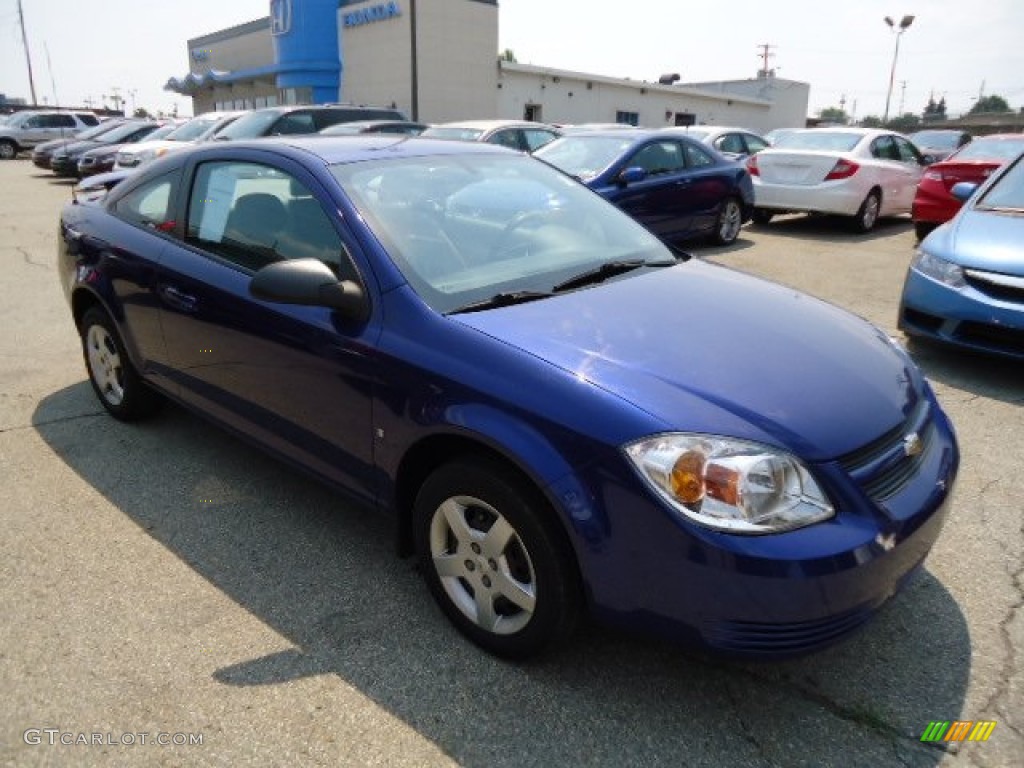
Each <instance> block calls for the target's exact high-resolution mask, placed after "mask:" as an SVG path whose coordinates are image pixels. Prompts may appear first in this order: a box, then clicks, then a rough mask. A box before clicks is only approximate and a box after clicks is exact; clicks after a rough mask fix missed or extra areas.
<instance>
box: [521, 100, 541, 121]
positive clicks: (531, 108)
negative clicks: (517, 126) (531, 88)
mask: <svg viewBox="0 0 1024 768" xmlns="http://www.w3.org/2000/svg"><path fill="white" fill-rule="evenodd" d="M540 116H541V105H540V104H527V105H526V106H525V107H523V120H529V121H530V122H533V123H539V122H541V117H540Z"/></svg>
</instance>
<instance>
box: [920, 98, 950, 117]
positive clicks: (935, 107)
mask: <svg viewBox="0 0 1024 768" xmlns="http://www.w3.org/2000/svg"><path fill="white" fill-rule="evenodd" d="M924 119H925V120H927V121H935V120H945V119H946V99H945V98H942V99H939V101H935V99H934V97H931V96H929V97H928V103H927V104H926V105H925V108H924Z"/></svg>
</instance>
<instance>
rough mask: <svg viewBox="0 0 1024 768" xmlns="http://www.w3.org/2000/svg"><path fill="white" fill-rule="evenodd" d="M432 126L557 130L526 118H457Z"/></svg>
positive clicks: (486, 129)
mask: <svg viewBox="0 0 1024 768" xmlns="http://www.w3.org/2000/svg"><path fill="white" fill-rule="evenodd" d="M431 127H432V128H476V129H478V130H481V131H491V130H494V129H495V128H548V129H551V130H556V131H557V130H558V129H557V128H555V127H554V126H553V125H548V124H547V123H531V122H529V121H527V120H457V121H455V122H451V123H434V124H433V125H432V126H431Z"/></svg>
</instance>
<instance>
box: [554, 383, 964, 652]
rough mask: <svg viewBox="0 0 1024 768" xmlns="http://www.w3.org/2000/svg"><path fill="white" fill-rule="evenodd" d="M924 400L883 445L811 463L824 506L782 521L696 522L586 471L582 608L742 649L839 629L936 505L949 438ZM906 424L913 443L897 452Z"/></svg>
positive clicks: (904, 561)
mask: <svg viewBox="0 0 1024 768" xmlns="http://www.w3.org/2000/svg"><path fill="white" fill-rule="evenodd" d="M927 402H928V407H927V408H924V409H921V410H922V413H923V414H924V415H918V416H914V417H911V418H908V422H907V424H905V425H901V427H900V428H898V429H897V430H895V431H894V433H893V434H892V435H888V436H886V440H887V441H888V442H886V443H885V444H884V445H883V442H880V441H875V442H873V443H872V444H871V445H869V446H867V447H865V449H862V450H861V451H858V452H856V453H857V455H856V456H850V457H844V458H842V459H840V460H836V461H834V462H828V463H822V464H819V465H815V466H814V467H813V468H812V471H813V472H814V473H815V475H816V477H817V478H818V479H819V481H820V482H821V484H822V486H823V487H825V488H826V489H827V493H828V494H829V496H830V498H831V499H832V500H833V503H834V504H835V506H836V509H837V514H836V516H835V517H834V518H833V519H831V520H828V521H825V522H822V523H818V524H815V525H811V526H807V527H805V528H801V529H799V530H795V531H790V532H787V533H780V534H772V535H765V536H737V535H730V534H725V533H721V532H717V531H712V530H709V529H705V528H701V527H699V526H696V525H695V524H693V523H690V522H688V521H683V520H681V519H680V518H679V517H678V516H676V515H675V513H673V512H671V511H669V510H668V509H666V508H664V507H662V506H661V505H660V504H659V503H658V502H657V501H656V500H654V499H653V498H650V493H649V492H648V491H647V490H646V489H644V488H643V487H642V485H641V484H640V481H639V480H638V479H637V478H635V477H633V478H632V479H630V478H628V477H626V476H625V475H623V476H622V477H621V478H619V480H618V481H615V482H609V480H608V479H604V480H603V481H601V480H598V478H593V481H596V482H598V483H599V484H600V485H602V488H601V491H600V493H599V496H598V498H599V499H600V501H599V502H598V503H599V504H600V507H601V509H599V510H594V511H592V512H591V513H590V514H582V515H581V513H580V511H579V510H576V511H570V518H572V519H574V520H581V519H587V520H588V521H593V520H595V519H598V520H603V521H604V524H603V525H601V526H594V525H593V523H592V522H588V524H587V526H586V529H585V530H586V531H587V532H589V535H588V534H587V533H583V537H582V538H583V539H584V540H585V541H586V544H583V543H582V542H580V543H579V544H580V545H579V546H578V548H577V551H578V552H580V561H581V569H582V572H583V576H584V581H585V583H586V585H587V588H588V592H589V596H590V600H591V604H592V609H593V612H594V614H595V616H597V617H598V618H600V619H602V620H604V621H606V622H609V623H613V624H616V625H620V626H624V627H628V628H631V629H640V630H642V631H647V632H654V633H656V634H660V635H663V636H669V637H671V638H674V639H677V640H681V641H684V642H689V643H694V644H697V645H700V646H703V647H705V648H709V649H711V650H714V651H718V652H723V653H726V654H729V655H734V656H742V657H761V658H783V657H788V656H794V655H800V654H804V653H808V652H811V651H814V650H817V649H819V648H822V647H825V646H827V645H829V644H831V643H833V642H836V641H837V640H840V639H841V638H843V637H845V636H846V635H848V634H849V633H850V632H852V631H853V630H854V629H856V628H857V627H859V626H860V625H861V624H863V623H864V622H865V621H867V620H868V619H869V618H870V617H871V616H872V615H874V613H875V612H876V611H877V610H878V608H879V607H880V606H881V605H883V604H884V603H885V602H886V601H887V600H888V599H889V598H891V597H892V596H893V595H894V594H896V593H897V592H898V591H899V589H900V588H901V586H902V585H903V584H904V583H905V582H906V581H907V579H908V577H909V576H910V575H911V574H912V573H913V572H914V571H915V569H917V568H918V566H920V564H921V563H922V561H923V560H924V559H925V557H926V556H927V554H928V552H929V550H930V549H931V547H932V545H933V544H934V543H935V541H936V539H937V538H938V536H939V533H940V531H941V529H942V526H943V524H944V521H945V518H946V516H947V514H948V512H949V505H950V498H951V493H952V489H953V484H954V481H955V477H956V472H957V468H958V465H959V451H958V448H957V444H956V438H955V436H954V433H953V430H952V426H951V424H950V423H949V421H948V419H947V417H946V416H945V414H943V413H942V411H941V410H940V409H939V407H938V404H937V403H936V402H935V401H934V399H933V398H932V397H931V396H929V397H928V398H927ZM913 419H917V420H918V421H913ZM917 431H920V432H921V436H922V438H923V440H922V442H923V443H924V445H925V447H924V450H923V452H922V453H921V454H920V455H918V456H913V457H905V458H904V459H901V458H900V456H901V455H902V446H903V444H904V441H905V439H906V436H907V435H908V434H910V433H914V434H916V433H917ZM897 454H899V455H897ZM584 482H585V483H588V484H589V482H590V481H586V480H585V481H584ZM554 490H555V492H556V494H557V493H559V492H565V491H568V489H554ZM570 493H571V495H572V497H573V498H574V499H576V500H577V501H578V500H579V499H580V498H582V495H581V494H580V493H579V491H571V492H570ZM576 529H577V533H581V532H582V531H581V530H580V526H579V525H578V524H577V526H576ZM601 530H604V531H606V532H607V534H605V535H600V531H601ZM581 550H582V551H581Z"/></svg>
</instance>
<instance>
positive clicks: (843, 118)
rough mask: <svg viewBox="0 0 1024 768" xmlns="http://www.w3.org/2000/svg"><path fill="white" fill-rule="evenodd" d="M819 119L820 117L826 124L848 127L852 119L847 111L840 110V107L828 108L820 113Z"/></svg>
mask: <svg viewBox="0 0 1024 768" xmlns="http://www.w3.org/2000/svg"><path fill="white" fill-rule="evenodd" d="M818 117H820V118H821V120H822V122H825V123H838V124H839V125H846V124H847V123H848V122H850V117H849V115H847V114H846V110H845V109H840V108H839V107H826V108H825V109H823V110H821V112H819V113H818Z"/></svg>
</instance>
